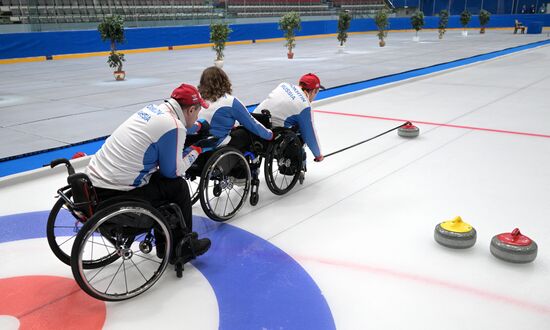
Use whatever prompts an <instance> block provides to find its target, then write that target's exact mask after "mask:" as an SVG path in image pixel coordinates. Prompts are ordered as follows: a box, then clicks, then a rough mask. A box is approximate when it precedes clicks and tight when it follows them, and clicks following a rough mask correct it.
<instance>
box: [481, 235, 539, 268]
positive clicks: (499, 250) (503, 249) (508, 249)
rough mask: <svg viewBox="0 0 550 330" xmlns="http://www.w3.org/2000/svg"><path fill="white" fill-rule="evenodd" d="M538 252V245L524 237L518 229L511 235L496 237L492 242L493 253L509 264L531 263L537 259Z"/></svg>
mask: <svg viewBox="0 0 550 330" xmlns="http://www.w3.org/2000/svg"><path fill="white" fill-rule="evenodd" d="M537 250H538V247H537V243H535V241H533V240H532V239H530V238H529V237H527V236H525V235H522V234H521V232H520V231H519V229H518V228H516V229H514V230H513V231H512V232H511V233H502V234H499V235H495V236H494V237H493V239H492V240H491V253H492V254H493V255H494V256H495V257H497V258H499V259H502V260H504V261H508V262H515V263H527V262H531V261H533V260H535V258H536V257H537Z"/></svg>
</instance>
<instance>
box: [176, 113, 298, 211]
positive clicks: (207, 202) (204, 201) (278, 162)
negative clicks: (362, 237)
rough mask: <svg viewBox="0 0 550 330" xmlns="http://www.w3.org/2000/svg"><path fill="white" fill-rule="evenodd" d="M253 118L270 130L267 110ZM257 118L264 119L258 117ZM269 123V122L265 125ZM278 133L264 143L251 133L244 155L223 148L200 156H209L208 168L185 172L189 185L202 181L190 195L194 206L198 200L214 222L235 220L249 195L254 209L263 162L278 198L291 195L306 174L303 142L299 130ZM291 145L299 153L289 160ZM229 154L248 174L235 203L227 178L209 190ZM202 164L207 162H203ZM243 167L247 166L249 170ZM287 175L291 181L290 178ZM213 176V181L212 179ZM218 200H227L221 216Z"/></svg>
mask: <svg viewBox="0 0 550 330" xmlns="http://www.w3.org/2000/svg"><path fill="white" fill-rule="evenodd" d="M253 115H255V117H256V118H257V119H258V121H260V122H261V123H262V124H264V126H266V127H268V128H270V127H271V123H270V121H269V120H270V114H269V112H265V110H263V111H262V114H253ZM258 115H259V116H262V117H261V118H258V117H257V116H258ZM266 121H269V122H268V123H265V122H266ZM243 129H244V128H243ZM275 130H276V132H277V133H278V134H277V135H278V137H277V138H276V139H275V140H274V141H269V142H265V141H263V140H260V139H259V138H257V137H255V136H254V135H253V134H252V133H250V132H249V134H250V136H251V139H252V143H251V146H250V147H249V148H248V149H249V150H248V151H245V152H241V151H239V150H237V149H235V148H233V147H231V146H222V147H220V148H218V149H217V150H215V151H214V152H212V153H205V154H202V155H201V156H200V157H208V159H207V160H206V161H205V165H204V166H203V167H202V168H199V169H197V168H194V169H191V170H188V172H187V173H186V177H187V179H188V182H189V183H190V184H189V185H190V186H192V185H194V181H195V180H196V179H197V178H200V179H199V180H200V182H199V184H198V185H196V184H195V185H196V186H197V188H196V189H195V190H194V191H192V193H191V195H192V201H193V203H194V202H196V201H197V200H200V201H201V207H202V209H203V211H204V212H205V213H206V215H207V216H208V217H209V218H210V219H212V220H215V221H227V220H229V219H231V218H232V217H234V216H235V215H236V214H237V213H238V211H239V210H240V209H241V208H242V206H243V205H244V201H245V200H246V198H247V197H248V196H247V195H248V193H249V192H250V200H249V201H250V204H251V205H252V206H255V205H256V204H257V203H258V201H259V193H258V189H259V185H260V180H259V178H258V176H259V169H260V167H261V164H262V159H265V160H266V161H265V163H264V171H265V175H264V177H265V180H266V183H267V186H268V188H269V190H270V191H271V192H272V193H274V194H276V195H284V194H286V193H288V192H289V191H290V190H291V189H292V188H293V187H294V186H295V185H296V183H297V182H300V184H302V183H303V181H304V176H305V171H306V169H305V164H304V161H303V160H304V158H305V157H304V155H305V154H304V150H303V142H302V140H301V137H300V135H299V133H298V129H297V128H290V129H289V128H277V129H275ZM289 146H293V147H295V148H297V149H298V150H299V155H295V157H287V155H286V153H285V150H286V148H288V147H289ZM228 155H232V157H233V159H234V161H235V162H236V163H239V164H241V166H242V167H243V171H246V172H247V176H246V182H245V183H244V188H243V189H242V192H241V193H240V194H239V196H240V199H239V200H238V201H237V202H236V203H233V200H232V197H231V195H230V194H231V193H232V192H231V190H232V189H233V187H234V182H232V181H227V178H223V179H220V180H218V181H219V182H215V183H214V188H213V190H214V191H212V192H209V189H208V188H209V187H210V185H209V184H210V181H211V180H214V181H216V178H215V176H212V175H211V173H212V172H213V170H212V169H211V167H212V166H216V164H217V163H218V162H219V158H223V157H226V158H227V157H229V156H228ZM200 157H199V158H200ZM201 161H204V159H203V160H201ZM244 164H246V165H247V166H246V169H245V165H244ZM282 168H289V169H291V171H290V172H291V173H290V174H288V173H285V174H282V172H281V169H282ZM199 171H200V173H201V174H200V176H199V175H198V172H199ZM274 173H275V174H274ZM225 174H227V173H225ZM279 174H281V181H280V183H278V176H279ZM287 176H288V177H290V178H287ZM213 177H214V179H212V178H213ZM193 179H194V180H193ZM224 193H225V194H226V196H225V197H224V196H222V195H224ZM211 195H213V196H211ZM219 198H225V207H224V209H223V212H221V213H220V212H217V211H216V210H217V205H218V204H219ZM215 199H216V202H215V203H216V204H215V205H213V204H214V202H213V201H214V200H215ZM228 200H229V204H231V207H232V209H230V211H229V212H226V211H227V205H228ZM222 204H224V202H222Z"/></svg>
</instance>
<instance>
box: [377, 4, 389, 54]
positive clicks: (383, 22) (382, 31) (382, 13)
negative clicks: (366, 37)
mask: <svg viewBox="0 0 550 330" xmlns="http://www.w3.org/2000/svg"><path fill="white" fill-rule="evenodd" d="M374 23H376V27H378V34H377V36H378V39H380V41H379V43H378V44H379V45H380V47H384V46H385V45H386V42H385V41H384V38H386V37H387V36H388V32H387V31H386V29H387V28H388V26H389V22H388V11H387V10H386V8H383V9H380V10H379V11H378V12H377V13H376V15H374Z"/></svg>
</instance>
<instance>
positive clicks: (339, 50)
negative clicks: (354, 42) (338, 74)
mask: <svg viewBox="0 0 550 330" xmlns="http://www.w3.org/2000/svg"><path fill="white" fill-rule="evenodd" d="M344 50H346V45H339V46H338V54H342V53H344Z"/></svg>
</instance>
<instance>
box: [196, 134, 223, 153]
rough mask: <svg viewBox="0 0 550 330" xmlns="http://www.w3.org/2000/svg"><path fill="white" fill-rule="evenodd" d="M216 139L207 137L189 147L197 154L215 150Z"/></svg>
mask: <svg viewBox="0 0 550 330" xmlns="http://www.w3.org/2000/svg"><path fill="white" fill-rule="evenodd" d="M218 140H219V139H218V138H217V137H215V136H209V137H207V138H206V139H202V140H200V141H198V142H196V143H195V144H193V145H191V148H193V149H194V150H196V151H197V152H198V153H199V154H202V153H203V152H208V151H212V150H214V149H216V147H217V146H218Z"/></svg>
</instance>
